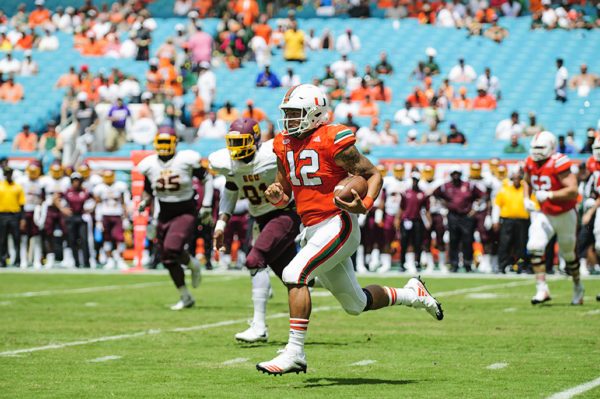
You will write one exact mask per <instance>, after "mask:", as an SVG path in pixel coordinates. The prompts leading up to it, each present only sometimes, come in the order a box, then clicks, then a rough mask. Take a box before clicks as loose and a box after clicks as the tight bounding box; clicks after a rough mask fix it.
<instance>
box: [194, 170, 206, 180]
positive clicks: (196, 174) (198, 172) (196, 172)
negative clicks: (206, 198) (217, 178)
mask: <svg viewBox="0 0 600 399" xmlns="http://www.w3.org/2000/svg"><path fill="white" fill-rule="evenodd" d="M206 173H207V171H206V168H204V167H202V166H201V167H199V168H196V169H194V170H192V176H194V177H197V178H198V180H200V181H201V182H203V181H204V179H206Z"/></svg>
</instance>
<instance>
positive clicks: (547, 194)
mask: <svg viewBox="0 0 600 399" xmlns="http://www.w3.org/2000/svg"><path fill="white" fill-rule="evenodd" d="M535 199H536V200H538V202H540V203H541V202H544V201H546V200H548V199H552V191H546V190H540V191H536V192H535Z"/></svg>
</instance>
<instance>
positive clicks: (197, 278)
mask: <svg viewBox="0 0 600 399" xmlns="http://www.w3.org/2000/svg"><path fill="white" fill-rule="evenodd" d="M201 266H202V264H201V263H200V261H199V260H198V259H196V258H195V257H193V256H191V255H190V261H189V262H188V264H187V267H188V269H190V270H191V271H192V287H194V288H196V287H197V286H199V285H200V282H201V281H202V272H201V271H200V269H201Z"/></svg>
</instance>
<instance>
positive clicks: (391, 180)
mask: <svg viewBox="0 0 600 399" xmlns="http://www.w3.org/2000/svg"><path fill="white" fill-rule="evenodd" d="M382 190H385V204H384V209H385V214H386V215H391V216H396V215H397V214H398V210H399V209H400V200H401V199H402V193H403V192H404V191H405V190H406V182H405V181H403V180H398V179H396V178H395V177H394V176H385V177H384V178H383V187H382Z"/></svg>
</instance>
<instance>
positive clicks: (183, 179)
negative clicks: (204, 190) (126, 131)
mask: <svg viewBox="0 0 600 399" xmlns="http://www.w3.org/2000/svg"><path fill="white" fill-rule="evenodd" d="M176 148H177V133H175V130H174V129H173V128H172V127H170V126H162V127H160V128H159V129H158V133H157V134H156V137H155V139H154V149H155V150H156V153H155V154H153V155H150V156H148V157H146V158H144V159H143V160H142V161H141V162H140V163H139V164H138V166H137V168H138V171H139V172H140V173H141V174H142V175H144V177H145V178H146V179H145V181H144V194H143V199H142V201H141V203H140V205H139V208H138V210H139V211H140V212H143V211H144V210H145V209H146V207H148V205H149V204H151V203H152V202H153V201H152V196H153V193H156V196H157V198H158V203H159V206H160V210H159V213H158V224H157V226H156V238H157V241H158V248H159V253H160V257H161V261H162V263H163V265H164V266H165V268H166V269H168V270H169V274H170V275H171V279H172V280H173V283H175V287H177V290H178V291H179V296H180V300H179V302H177V303H176V304H175V305H173V306H171V309H172V310H181V309H183V308H190V307H192V306H194V303H195V300H194V297H193V296H192V294H190V292H189V290H188V288H187V286H186V284H185V275H184V272H183V269H182V267H181V265H186V266H187V267H188V268H189V269H190V270H191V272H192V287H194V288H195V287H197V286H198V285H199V284H200V280H201V274H200V261H199V260H197V259H196V258H195V257H194V256H193V254H190V253H189V252H188V250H186V249H185V244H186V242H187V241H188V237H189V236H190V235H191V234H193V231H194V227H195V225H196V224H195V223H196V203H195V201H194V195H195V191H194V187H193V178H194V176H195V177H197V178H198V179H199V180H200V181H205V180H206V179H207V176H206V175H207V172H206V169H205V168H203V167H202V165H201V164H200V162H201V159H200V155H199V154H198V153H197V152H195V151H191V150H184V151H176ZM208 186H210V187H211V189H212V185H207V187H208ZM211 194H212V193H211ZM205 195H206V194H205ZM210 197H211V198H212V195H210Z"/></svg>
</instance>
